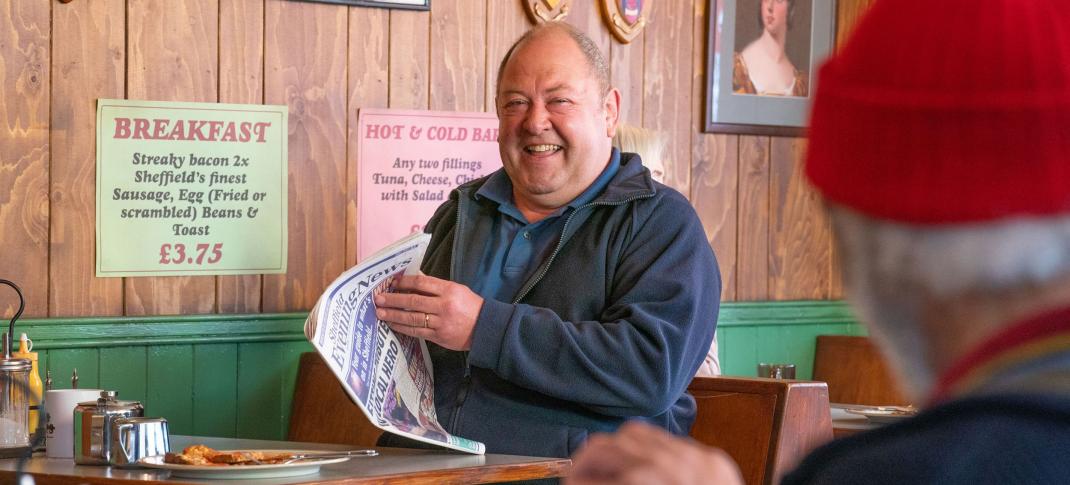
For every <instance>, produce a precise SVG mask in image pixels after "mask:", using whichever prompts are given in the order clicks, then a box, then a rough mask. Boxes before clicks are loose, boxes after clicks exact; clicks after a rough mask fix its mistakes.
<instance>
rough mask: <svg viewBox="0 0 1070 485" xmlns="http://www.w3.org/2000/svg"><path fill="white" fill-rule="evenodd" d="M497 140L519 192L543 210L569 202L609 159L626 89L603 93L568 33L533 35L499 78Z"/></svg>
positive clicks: (588, 183)
mask: <svg viewBox="0 0 1070 485" xmlns="http://www.w3.org/2000/svg"><path fill="white" fill-rule="evenodd" d="M495 104H496V105H497V112H498V120H499V132H498V146H499V150H500V152H501V156H502V164H503V165H504V166H505V171H506V173H508V174H509V178H510V180H512V182H513V191H514V196H516V197H517V198H518V199H520V198H522V199H523V200H522V201H518V203H521V202H527V203H532V204H535V205H537V206H539V207H542V208H557V207H561V206H563V205H565V204H567V203H568V202H569V201H571V200H572V199H574V198H575V197H576V196H578V195H579V194H580V193H581V192H583V190H584V189H586V188H587V187H588V186H589V185H590V184H591V183H592V182H594V179H595V178H597V177H598V175H599V174H600V173H601V172H602V170H603V169H604V168H605V166H606V162H607V161H608V160H609V154H610V150H611V140H612V137H613V133H614V131H615V129H616V124H617V112H618V108H619V106H620V94H619V92H617V91H616V90H611V92H610V93H609V94H608V95H607V96H603V95H602V93H601V89H600V87H599V84H598V81H597V79H595V77H594V76H593V75H592V72H591V69H590V68H589V67H588V63H587V61H586V58H585V57H584V56H583V53H582V52H581V51H580V49H579V47H578V46H577V45H576V43H575V42H574V41H573V40H572V38H571V37H569V36H568V34H566V33H564V32H557V31H551V32H546V33H544V34H542V35H538V36H536V37H534V38H532V39H529V40H528V41H526V42H525V43H524V44H522V45H521V46H520V47H519V48H518V49H517V50H516V51H515V52H514V53H513V55H512V57H511V58H510V59H509V62H508V64H507V65H506V66H505V69H504V71H503V72H502V76H501V79H500V80H499V82H498V95H497V97H496V100H495Z"/></svg>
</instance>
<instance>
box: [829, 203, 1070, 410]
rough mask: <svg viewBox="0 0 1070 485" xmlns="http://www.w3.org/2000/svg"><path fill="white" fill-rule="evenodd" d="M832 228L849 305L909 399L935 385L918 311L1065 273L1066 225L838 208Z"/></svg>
mask: <svg viewBox="0 0 1070 485" xmlns="http://www.w3.org/2000/svg"><path fill="white" fill-rule="evenodd" d="M831 215H832V225H833V228H834V231H835V233H836V241H837V243H838V245H839V248H840V251H841V254H842V256H843V261H844V267H843V269H844V281H845V286H846V288H847V294H848V299H849V300H850V302H851V305H852V307H853V308H854V309H855V310H856V311H857V312H858V314H859V317H860V318H861V319H862V320H863V321H865V322H866V324H867V327H868V328H869V329H870V334H871V335H872V337H873V338H874V339H875V340H876V341H877V342H878V343H879V344H880V348H881V350H882V352H884V353H885V357H886V358H887V360H888V361H889V362H890V363H891V364H892V368H893V370H895V371H896V373H897V374H899V376H900V377H901V379H900V383H901V384H903V385H904V387H905V390H906V391H907V392H908V393H910V395H911V396H912V397H913V398H914V399H921V398H923V397H924V396H927V395H929V394H930V391H931V389H932V386H933V384H934V382H935V380H936V371H935V369H934V368H933V364H932V361H931V360H930V358H931V357H932V349H931V348H930V342H929V341H928V339H926V338H925V336H924V325H923V323H922V320H923V316H922V314H923V311H924V306H925V304H926V302H927V301H929V300H932V299H934V298H935V299H940V300H951V299H953V298H955V297H956V296H960V295H965V294H967V293H971V292H978V291H980V292H993V291H1013V290H1016V289H1023V288H1024V289H1028V288H1030V287H1034V286H1039V285H1043V284H1045V283H1050V282H1053V281H1055V280H1057V279H1058V278H1061V277H1064V276H1065V275H1066V274H1067V273H1070V217H1067V216H1063V217H1048V218H1018V219H1009V220H1005V221H999V222H991V223H981V224H961V225H955V226H942V227H933V226H921V225H912V224H902V223H896V222H888V221H881V220H876V219H873V218H870V217H867V216H865V215H862V214H859V213H857V212H854V211H852V210H850V209H846V208H843V207H839V206H833V207H832V208H831Z"/></svg>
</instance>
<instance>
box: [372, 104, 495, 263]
mask: <svg viewBox="0 0 1070 485" xmlns="http://www.w3.org/2000/svg"><path fill="white" fill-rule="evenodd" d="M358 114H359V127H358V129H359V134H358V137H359V138H358V142H357V160H358V166H359V168H358V170H359V173H358V177H357V258H358V259H364V258H365V257H367V256H369V255H371V254H372V253H374V252H376V251H378V250H379V249H381V248H383V247H385V246H387V245H388V244H390V243H392V242H394V241H397V240H398V239H401V238H402V237H404V236H407V235H409V234H412V233H414V232H419V231H423V229H424V224H425V223H426V222H427V220H428V219H430V218H431V216H432V215H433V214H434V213H435V209H436V208H438V206H439V205H440V204H442V203H443V202H445V201H446V199H447V198H449V194H450V190H452V189H453V188H454V187H456V186H458V185H460V184H463V183H465V182H467V181H469V180H473V179H477V178H479V177H482V176H484V175H486V174H489V173H491V172H493V171H495V170H497V169H498V168H500V167H501V166H502V162H501V157H500V155H499V154H498V118H497V117H496V116H495V115H494V113H464V112H455V111H418V110H396V109H362V110H360V112H359V113H358Z"/></svg>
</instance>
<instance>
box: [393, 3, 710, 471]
mask: <svg viewBox="0 0 1070 485" xmlns="http://www.w3.org/2000/svg"><path fill="white" fill-rule="evenodd" d="M620 103H621V95H620V91H618V90H617V89H614V88H612V87H611V86H610V84H609V68H608V65H607V63H606V61H605V57H604V56H603V55H602V53H601V52H599V51H598V48H597V46H595V44H594V43H593V42H592V41H591V40H590V39H589V38H588V37H587V36H585V35H584V34H583V33H581V32H579V31H578V30H576V29H575V27H572V26H570V25H568V24H564V23H546V24H541V25H539V26H537V27H535V28H533V29H532V30H531V31H529V32H528V33H526V34H525V35H523V36H522V37H521V38H520V39H519V40H518V41H517V42H516V44H514V45H513V47H512V48H510V50H509V52H508V53H507V54H506V55H505V59H504V60H503V62H502V64H501V67H500V69H499V75H498V85H497V94H496V97H495V106H496V110H497V114H498V120H499V136H498V144H499V148H500V152H501V158H502V164H503V169H502V170H499V171H496V172H494V173H493V174H491V175H489V176H487V177H484V178H480V179H478V180H474V181H472V182H469V183H466V184H464V185H461V186H460V187H458V188H457V189H456V190H454V191H453V192H452V193H451V194H450V200H449V201H447V202H446V203H444V204H443V205H442V206H441V207H439V209H438V210H437V211H436V213H435V215H434V216H432V218H431V220H430V222H428V224H427V230H428V232H430V233H431V242H430V243H429V245H428V248H427V253H426V256H425V257H424V260H423V262H422V264H421V269H422V270H423V272H424V273H425V275H421V276H410V277H401V278H398V279H397V280H395V285H394V287H395V289H396V290H398V292H396V293H383V294H379V295H377V296H376V299H375V303H376V306H377V309H376V314H377V316H378V317H379V318H380V319H381V320H383V321H385V322H387V323H388V324H390V326H391V328H393V329H394V330H395V331H397V332H400V333H404V334H407V335H413V336H416V337H419V338H423V339H426V340H427V342H428V350H429V353H430V355H431V360H432V363H433V366H434V376H435V409H436V411H437V414H438V419H439V422H440V423H442V425H443V427H444V428H445V429H446V431H448V432H450V433H451V434H455V435H458V436H462V437H464V438H468V439H474V440H477V441H482V442H483V443H485V444H486V445H487V452H490V453H504V454H513V455H529V456H554V457H567V456H569V455H570V454H571V453H573V452H574V451H575V450H576V449H578V448H579V446H580V445H581V444H582V443H583V442H584V441H585V440H586V439H587V436H588V434H589V433H591V432H596V431H613V430H616V429H617V428H618V427H619V426H620V425H621V424H622V423H624V422H625V421H627V420H629V419H640V420H643V421H646V422H648V423H652V424H655V425H657V426H660V427H661V428H664V429H666V430H669V431H671V432H673V433H675V434H678V435H686V434H687V432H688V431H689V430H690V429H691V423H692V422H693V421H694V419H695V409H696V407H695V400H694V398H693V397H691V396H690V395H689V394H687V392H686V389H687V385H688V383H690V382H691V378H692V377H693V376H694V373H695V370H696V369H698V367H699V365H700V364H701V363H702V360H703V357H704V356H705V355H706V352H707V350H708V349H709V346H710V340H711V339H712V338H713V333H714V331H715V328H716V318H717V309H718V305H719V297H720V292H721V285H720V275H719V274H718V270H717V263H716V260H715V259H714V255H713V250H712V249H711V248H710V245H709V242H708V241H707V240H706V234H705V231H704V230H703V228H702V223H701V221H699V219H698V215H697V214H696V213H695V211H694V209H693V208H692V207H691V205H690V204H689V203H688V201H687V199H686V198H684V196H683V195H681V194H680V193H679V192H677V191H675V190H673V189H671V188H669V187H666V186H665V185H662V184H660V183H657V182H655V181H654V180H653V179H651V178H650V171H649V170H647V169H646V167H644V166H643V163H642V160H641V159H640V157H639V156H637V155H635V154H633V153H621V152H620V151H619V150H615V149H613V147H612V145H611V141H612V138H613V134H614V132H615V130H616V128H617V120H618V117H619V113H620ZM380 444H381V445H383V446H419V445H418V444H416V443H415V442H411V441H409V442H406V441H404V440H403V439H401V438H400V437H397V436H394V435H390V434H386V435H384V438H383V440H381V441H380Z"/></svg>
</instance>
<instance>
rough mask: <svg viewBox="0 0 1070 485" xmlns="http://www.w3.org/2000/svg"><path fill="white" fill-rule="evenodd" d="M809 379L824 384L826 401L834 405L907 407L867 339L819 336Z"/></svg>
mask: <svg viewBox="0 0 1070 485" xmlns="http://www.w3.org/2000/svg"><path fill="white" fill-rule="evenodd" d="M813 378H814V380H815V381H823V382H827V383H828V386H829V400H830V401H832V402H834V403H843V404H865V405H871V406H893V405H907V404H910V400H909V399H907V398H906V396H905V395H904V394H903V392H902V391H900V388H899V385H898V384H897V383H896V381H895V379H894V378H893V377H892V374H891V372H890V371H889V369H888V365H887V363H886V362H885V360H884V357H883V356H882V355H881V353H880V350H879V349H878V348H877V346H876V345H874V343H873V341H872V340H870V339H869V337H853V336H848V335H819V336H818V337H817V347H816V348H815V350H814V377H813Z"/></svg>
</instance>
